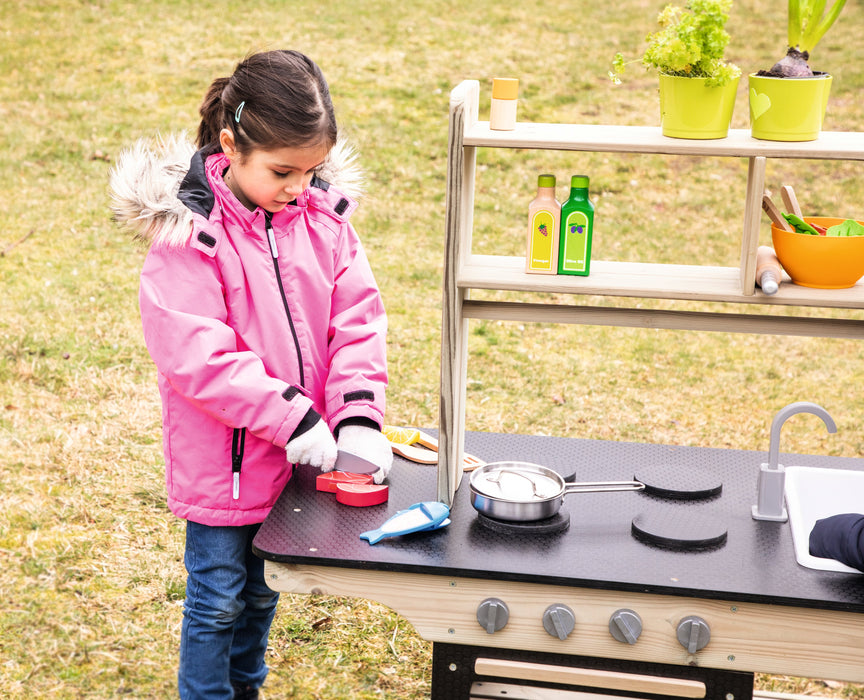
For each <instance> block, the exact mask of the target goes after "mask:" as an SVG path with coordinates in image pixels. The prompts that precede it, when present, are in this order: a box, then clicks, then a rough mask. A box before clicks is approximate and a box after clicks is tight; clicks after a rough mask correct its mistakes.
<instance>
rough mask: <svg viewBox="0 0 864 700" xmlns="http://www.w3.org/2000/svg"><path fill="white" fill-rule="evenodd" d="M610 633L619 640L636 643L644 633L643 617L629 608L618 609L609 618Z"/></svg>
mask: <svg viewBox="0 0 864 700" xmlns="http://www.w3.org/2000/svg"><path fill="white" fill-rule="evenodd" d="M609 633H610V634H611V635H612V636H613V637H615V639H617V640H618V641H619V642H624V643H626V644H635V643H636V640H637V639H639V635H640V634H642V618H641V617H639V614H638V613H637V612H635V611H634V610H629V609H628V608H621V609H620V610H616V611H615V612H614V613H612V617H610V618H609Z"/></svg>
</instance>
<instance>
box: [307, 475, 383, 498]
mask: <svg viewBox="0 0 864 700" xmlns="http://www.w3.org/2000/svg"><path fill="white" fill-rule="evenodd" d="M371 483H373V482H372V477H371V476H370V475H369V474H351V473H349V472H337V471H332V472H327V473H326V474H319V475H318V476H317V477H316V478H315V489H316V490H317V491H327V492H328V493H336V487H337V486H338V485H339V484H358V485H363V484H371Z"/></svg>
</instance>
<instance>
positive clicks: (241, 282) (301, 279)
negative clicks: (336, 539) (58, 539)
mask: <svg viewBox="0 0 864 700" xmlns="http://www.w3.org/2000/svg"><path fill="white" fill-rule="evenodd" d="M227 166H228V161H227V158H226V157H225V156H224V154H222V153H218V154H215V155H211V156H209V157H208V158H207V159H206V161H205V160H204V159H203V158H202V155H201V153H200V152H199V153H197V154H195V156H194V157H193V158H192V162H191V166H190V167H189V170H188V172H186V173H185V175H184V173H183V172H182V171H180V172H178V173H177V176H179V177H182V178H183V179H182V183H181V184H180V186H179V190H175V191H176V192H177V194H176V198H177V199H179V200H180V201H181V202H182V203H183V205H185V208H186V210H187V211H186V212H183V211H182V210H178V209H177V208H176V207H175V208H174V210H173V211H174V214H175V217H174V218H173V219H171V220H170V221H163V223H162V228H160V227H159V226H157V225H155V224H154V223H153V222H152V221H151V222H149V223H147V225H146V226H141V227H139V228H147V229H149V230H150V234H149V235H150V238H151V239H152V240H151V246H150V249H149V252H148V254H147V258H146V260H145V263H144V268H143V271H142V273H141V286H140V295H139V296H140V306H141V318H142V322H143V327H144V339H145V342H146V344H147V349H148V350H149V352H150V354H151V356H152V358H153V360H154V362H155V363H156V367H157V368H158V375H159V391H160V394H161V397H162V419H163V448H164V454H165V462H166V483H167V487H168V505H169V507H170V509H171V510H172V511H173V512H174V513H175V514H176V515H178V516H179V517H181V518H186V519H189V520H193V521H195V522H198V523H202V524H205V525H245V524H250V523H258V522H261V521H262V520H263V519H264V518H265V517H266V515H267V513H268V512H269V511H270V508H271V507H272V506H273V504H274V503H275V501H276V498H277V497H278V496H279V493H280V492H281V491H282V488H283V487H284V486H285V484H286V482H287V481H288V479H290V477H291V465H290V464H288V463H287V460H286V457H285V450H284V448H285V444H286V443H287V442H288V440H289V438H290V437H291V435H292V433H294V431H295V430H296V429H297V428H298V426H299V425H300V424H301V421H303V419H304V417H306V421H305V424H308V423H309V420H310V418H312V419H314V418H315V414H314V413H310V409H313V410H314V411H316V412H317V413H318V414H320V415H321V416H322V417H323V418H324V420H325V421H326V422H327V424H328V425H329V427H330V429H331V430H334V429H336V428H337V426H339V424H341V423H342V422H343V421H345V420H346V419H347V420H348V422H349V423H350V422H352V421H354V422H356V421H358V419H359V420H360V421H364V420H365V421H371V422H373V423H375V424H377V425H379V426H381V425H382V424H383V422H384V420H383V416H384V392H385V387H386V384H387V371H386V349H385V334H386V317H385V313H384V308H383V305H382V302H381V298H380V295H379V292H378V288H377V286H376V284H375V280H374V278H373V275H372V272H371V270H370V267H369V263H368V261H367V259H366V256H365V254H364V252H363V248H362V246H361V244H360V241H359V239H358V237H357V234H356V232H355V231H354V228H353V227H352V226H351V224H350V223H349V222H348V219H349V217H350V216H351V214H352V212H353V211H354V209H355V208H356V203H355V201H354V200H353V199H352V198H350V197H349V196H347V195H346V194H344V193H342V192H340V191H339V190H337V189H336V187H334V186H331V185H328V183H327V182H325V181H323V180H321V179H319V178H317V177H316V178H315V179H314V180H313V183H312V186H310V187H309V189H307V190H306V191H305V192H303V193H302V194H301V195H300V196H299V197H298V198H297V200H296V202H295V203H293V204H289V205H288V206H287V207H286V208H285V209H284V210H282V211H280V212H277V213H276V214H272V215H270V214H268V213H266V212H265V211H263V210H262V209H260V208H259V209H256V210H255V211H249V210H247V209H246V208H245V207H244V206H243V205H242V204H241V203H240V202H239V201H238V200H237V199H236V198H235V197H234V195H233V194H232V193H231V192H230V190H229V189H228V188H227V187H226V185H225V183H224V182H223V180H222V173H223V172H224V170H225V169H226V168H227ZM118 170H119V168H118ZM115 175H116V173H115ZM139 177H140V175H139ZM114 190H115V191H114V196H115V213H116V212H117V211H118V209H122V207H118V206H117V197H118V194H117V190H118V188H117V186H116V185H115V187H114ZM189 213H191V216H189ZM271 216H272V221H271V220H270V218H271ZM121 218H122V217H121ZM127 218H128V217H127ZM145 218H146V213H145ZM167 218H169V219H170V218H171V217H167ZM178 226H179V227H185V228H181V229H180V231H178V229H177V227H178ZM165 227H167V229H166V228H165ZM154 231H155V233H154ZM160 234H161V235H160ZM145 235H148V234H145ZM272 246H275V249H273V248H272ZM307 414H308V415H307ZM298 468H306V469H309V468H311V467H298Z"/></svg>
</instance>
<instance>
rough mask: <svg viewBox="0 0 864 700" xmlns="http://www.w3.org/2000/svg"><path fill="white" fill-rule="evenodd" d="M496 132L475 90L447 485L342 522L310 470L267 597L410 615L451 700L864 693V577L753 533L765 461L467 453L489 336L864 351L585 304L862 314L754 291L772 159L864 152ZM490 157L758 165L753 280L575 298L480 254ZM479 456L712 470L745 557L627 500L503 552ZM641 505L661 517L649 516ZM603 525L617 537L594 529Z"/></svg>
mask: <svg viewBox="0 0 864 700" xmlns="http://www.w3.org/2000/svg"><path fill="white" fill-rule="evenodd" d="M478 113H479V83H478V82H477V81H474V80H468V81H464V82H463V83H461V84H460V85H459V86H457V87H456V88H455V89H454V90H453V92H452V93H451V98H450V132H449V146H448V174H447V217H446V233H445V235H446V239H445V249H446V255H445V265H444V280H443V286H444V303H443V305H442V339H441V343H442V344H441V386H440V422H439V431H438V440H439V454H440V458H439V467H438V469H437V472H436V471H434V468H430V467H422V466H419V465H416V464H411V463H408V462H405V461H404V460H402V459H401V458H397V463H396V464H395V465H394V469H393V472H392V473H391V478H390V484H391V489H390V501H389V502H388V503H387V504H383V505H381V506H376V507H375V508H374V509H364V508H361V509H351V508H348V509H347V510H346V509H345V508H344V507H342V508H341V510H340V509H339V508H340V506H338V504H335V502H333V501H332V499H327V498H326V497H325V496H322V494H317V493H316V492H315V486H314V477H313V476H310V475H309V474H307V473H306V471H304V470H297V471H296V472H295V476H294V477H293V478H292V480H291V481H290V482H289V484H288V485H287V486H286V489H285V491H284V492H283V494H282V495H281V496H280V499H279V501H278V502H277V504H276V506H275V507H274V509H273V511H272V512H271V514H270V516H268V519H267V521H265V523H264V525H263V526H262V528H261V531H260V532H259V534H258V536H257V537H256V540H255V550H256V552H257V553H258V554H259V555H260V556H262V557H264V558H265V559H266V560H267V562H266V575H267V578H268V583H269V585H270V586H271V587H272V588H274V589H276V590H280V591H285V592H291V593H306V594H309V593H311V594H326V595H342V596H356V597H359V598H366V599H372V600H376V601H378V602H380V603H382V604H384V605H387V606H388V607H390V608H392V609H393V610H395V611H396V612H398V613H399V614H400V615H402V616H404V617H405V618H406V619H407V620H408V621H409V622H410V623H411V624H412V625H413V626H414V627H415V629H416V630H417V632H418V633H419V634H420V636H422V637H423V638H424V639H426V640H428V641H431V642H432V643H433V682H432V698H433V699H434V700H439V699H440V700H457V699H459V700H461V699H462V698H492V697H500V698H503V697H507V698H511V700H515V699H516V698H523V697H524V698H529V697H530V698H532V699H542V700H547V699H548V700H584V698H585V697H586V694H585V692H584V691H585V690H586V688H587V689H588V690H589V691H590V692H591V693H592V694H591V695H588V696H587V697H592V698H595V699H597V700H600V699H605V698H606V697H607V696H606V695H604V694H603V693H605V692H609V693H611V694H617V695H618V697H641V698H646V697H647V698H656V697H682V698H684V697H686V698H705V699H706V700H749V699H750V697H751V696H752V679H753V674H754V673H756V672H764V673H771V674H785V675H792V676H802V677H809V678H831V679H836V680H843V681H848V682H854V683H864V624H862V622H864V617H862V614H864V579H862V577H861V576H858V575H854V574H851V575H850V574H836V573H830V572H828V573H826V572H821V571H812V570H807V569H804V568H803V567H800V566H798V565H797V564H796V562H795V558H794V553H793V550H792V545H791V535H790V533H789V526H788V524H783V523H771V522H761V521H754V520H752V518H751V517H750V505H751V504H752V502H755V501H751V500H750V499H755V496H756V494H755V484H756V480H757V474H758V465H759V462H760V461H765V459H764V456H765V455H764V453H758V452H752V453H751V452H742V451H735V450H715V449H709V448H692V447H675V446H661V445H636V444H633V443H605V442H602V441H590V440H579V439H565V438H539V437H534V436H511V435H497V436H494V435H489V434H475V433H471V434H468V435H467V436H466V433H465V400H466V383H467V364H468V351H467V339H468V320H469V319H472V318H473V319H501V320H513V321H519V322H525V321H544V322H557V323H577V324H591V325H617V326H623V327H637V328H664V329H684V330H711V331H725V332H748V333H763V334H764V333H772V334H788V335H805V336H825V337H837V338H857V339H861V338H864V321H861V320H858V319H857V318H832V317H829V316H828V315H826V316H818V315H810V316H787V315H783V314H780V313H778V314H773V315H772V314H759V315H756V314H748V313H726V312H725V311H724V312H721V311H717V312H715V311H712V310H706V311H698V312H697V311H685V310H666V309H664V310H660V309H642V308H627V307H607V306H602V307H601V306H591V305H590V303H589V302H590V300H589V299H588V297H589V296H595V295H599V296H605V297H633V298H649V299H670V300H681V301H699V302H709V304H707V305H706V308H707V309H710V308H711V306H710V303H717V304H726V303H729V302H732V303H738V304H749V305H754V304H755V305H762V306H763V307H767V308H770V307H772V306H781V307H786V306H798V307H819V308H825V309H847V310H850V311H854V310H858V309H861V308H864V285H861V284H858V285H856V286H855V287H853V288H851V289H844V290H819V289H807V288H804V287H798V286H796V285H793V284H790V283H789V282H788V279H787V280H786V283H784V284H781V287H780V291H779V292H778V293H777V294H776V295H773V296H767V295H764V294H762V293H761V291H759V290H757V289H756V288H755V255H756V249H757V247H758V234H759V223H760V218H761V212H762V209H761V200H762V193H763V190H764V185H765V169H766V162H767V159H768V158H796V159H808V158H809V159H825V160H855V161H862V160H864V134H860V133H831V132H824V133H823V134H822V135H821V136H820V138H819V139H818V140H817V141H813V142H806V143H781V142H768V141H757V140H754V139H752V138H751V137H750V135H749V131H742V130H731V131H730V133H729V136H728V137H727V138H726V139H720V140H712V141H690V140H679V139H670V138H666V137H663V136H662V135H661V132H660V128H659V127H656V128H655V127H628V126H593V125H564V124H521V123H520V124H517V126H516V129H515V130H513V131H506V132H505V131H492V130H490V129H489V125H488V123H487V122H481V121H479V120H478ZM477 148H531V149H552V150H572V151H590V152H613V153H614V152H619V153H646V154H669V155H689V156H694V155H695V156H709V157H710V156H717V157H740V158H747V159H748V178H747V186H746V191H745V192H744V193H743V194H744V210H743V225H742V233H741V255H740V262H739V266H738V267H736V268H725V267H708V266H688V265H657V264H649V263H626V262H609V261H602V260H595V261H592V265H591V274H590V276H588V277H584V278H577V277H572V276H554V275H553V276H542V275H527V274H525V273H524V271H523V270H524V259H523V258H517V257H504V256H487V255H475V254H473V253H472V251H471V237H472V227H473V207H474V175H475V163H476V149H477ZM474 289H480V290H504V291H511V292H525V293H535V292H554V293H563V294H568V295H575V296H584V297H585V298H586V301H585V304H581V305H578V306H577V305H569V304H560V305H557V304H537V303H528V302H525V303H521V302H498V301H479V300H474V299H471V296H470V294H471V290H474ZM724 308H725V307H724ZM834 315H835V316H836V315H837V314H834ZM850 315H851V316H854V314H850ZM466 440H467V441H468V447H469V448H470V450H469V451H470V452H472V453H473V454H477V455H479V456H481V457H483V458H484V459H488V460H490V461H493V460H495V459H523V460H525V461H536V462H538V463H542V464H545V465H548V466H550V467H552V468H558V469H559V470H560V468H561V466H562V465H567V464H572V463H578V464H580V465H586V468H587V471H588V472H589V473H587V474H585V475H584V477H580V480H581V479H582V478H584V479H585V480H590V479H604V478H610V475H608V474H604V473H601V471H602V468H603V466H604V465H608V464H616V465H621V464H632V463H634V462H636V461H637V460H641V459H642V458H643V457H644V458H645V459H646V460H648V461H651V460H653V461H654V462H655V463H665V464H668V465H670V469H672V470H674V469H676V468H689V466H690V465H691V464H693V463H694V462H699V463H702V466H705V467H706V468H707V471H709V472H710V473H717V474H722V475H723V478H724V479H725V481H726V487H724V492H723V495H722V497H720V498H719V499H717V500H716V503H714V504H713V505H715V506H717V507H719V508H720V510H721V512H722V516H723V517H724V518H726V519H727V520H728V523H729V542H728V544H727V545H725V546H724V547H721V548H720V549H718V550H716V551H715V552H697V553H682V552H668V551H663V550H662V549H653V548H651V547H649V546H646V545H644V544H641V543H638V542H635V540H634V538H633V537H631V534H630V527H629V526H630V520H629V518H630V517H631V515H632V512H631V511H632V508H633V507H635V506H636V505H638V506H639V507H650V506H651V503H650V498H648V497H647V496H645V495H640V494H627V495H626V496H621V498H627V499H631V500H630V501H628V504H627V505H628V507H627V508H622V510H621V512H615V509H610V508H608V507H607V506H605V505H603V504H602V503H601V502H599V501H598V502H594V501H590V500H586V501H585V504H586V505H584V506H581V505H580V509H582V508H585V509H587V510H585V511H584V512H582V513H580V514H579V515H580V517H577V521H578V522H577V525H575V526H574V530H575V532H569V533H566V534H565V535H562V536H560V537H558V536H556V537H554V538H552V539H534V538H536V535H535V536H530V537H525V538H515V539H514V541H513V542H509V541H505V542H504V543H502V542H501V541H499V540H498V539H496V537H497V535H494V534H490V533H487V532H484V531H483V530H482V528H478V526H477V523H476V520H477V514H476V512H475V511H474V510H473V509H472V508H471V505H470V499H469V495H468V494H467V493H466V492H467V490H468V489H467V487H463V488H462V489H461V491H459V492H457V489H458V487H459V484H460V482H461V481H462V476H463V475H462V471H461V465H462V457H463V454H464V452H465V443H466ZM547 450H548V452H546V451H547ZM502 455H507V456H502ZM787 456H788V455H787ZM807 459H808V460H809V461H808V462H807V463H808V464H811V465H813V466H822V467H827V468H842V469H858V468H860V467H859V460H854V459H849V458H830V457H824V456H809V457H808V458H807ZM788 463H794V462H788ZM430 469H432V471H430ZM592 470H593V472H592ZM615 476H617V477H618V478H630V476H632V474H630V475H625V474H618V475H615ZM727 487H728V488H727ZM751 491H752V493H751ZM435 498H437V500H439V501H442V502H445V503H447V504H448V505H450V506H451V520H452V522H451V524H450V525H449V526H448V527H447V528H444V529H443V530H440V531H436V532H434V533H418V534H417V535H413V536H406V537H402V538H395V539H394V540H392V541H391V540H385V541H384V542H382V543H380V544H378V545H375V546H374V547H372V546H369V545H367V544H366V543H365V542H361V541H360V540H359V538H358V533H359V532H362V531H363V530H364V529H367V528H369V527H370V525H373V526H375V525H379V524H380V523H381V522H383V521H384V519H386V517H389V516H391V515H393V514H394V513H395V512H397V510H398V509H399V508H404V507H406V506H407V505H408V504H411V503H414V502H417V501H421V500H432V499H435ZM579 498H585V499H590V498H591V496H580V497H579ZM639 498H643V499H646V500H645V501H642V502H639V501H635V500H632V499H639ZM655 505H656V504H655ZM709 505H710V504H709ZM592 509H593V510H592ZM604 515H608V516H609V518H610V519H611V521H610V522H609V523H603V524H598V525H595V524H594V523H598V522H599V520H600V519H602V517H603V516H604ZM612 521H614V522H612ZM586 523H591V525H590V526H586ZM633 561H635V562H636V563H635V564H630V566H633V570H628V568H627V566H628V562H633ZM739 579H744V580H739ZM490 597H494V598H495V599H497V600H503V601H505V602H506V604H507V606H508V607H509V620H508V622H507V624H506V625H505V626H503V627H502V628H501V629H498V630H495V631H494V633H491V632H490V631H488V630H487V629H484V627H483V626H482V624H479V616H478V611H479V606H480V605H482V603H483V602H484V601H486V600H488V599H490ZM550 603H556V604H557V603H560V604H562V605H566V606H567V607H568V608H570V609H572V610H573V611H574V613H575V617H576V630H575V631H574V632H573V633H572V634H570V635H569V636H567V637H566V639H560V638H557V637H555V636H552V635H550V634H547V632H546V631H544V628H543V625H541V624H540V623H539V620H540V619H541V618H542V617H543V614H544V610H545V609H547V606H549V604H550ZM622 609H635V610H638V613H639V615H640V616H641V619H642V623H643V630H644V631H643V633H642V634H641V636H640V637H639V639H638V641H637V642H636V643H634V644H622V643H621V642H619V641H617V640H615V639H613V638H612V636H611V635H610V615H614V613H615V612H616V611H620V610H622ZM694 615H696V616H699V617H700V618H703V619H704V620H705V621H706V622H707V623H708V624H709V625H710V631H711V640H710V643H709V644H707V646H705V647H704V648H701V649H699V650H698V651H696V652H695V653H690V652H689V650H688V649H687V648H685V647H684V646H682V643H681V642H680V640H679V639H676V625H680V621H681V620H682V619H685V618H687V617H688V616H691V617H692V616H694ZM616 663H620V664H621V667H620V668H618V667H616V666H615V664H616ZM610 664H612V666H611V667H610Z"/></svg>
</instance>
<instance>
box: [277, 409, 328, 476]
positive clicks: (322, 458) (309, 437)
mask: <svg viewBox="0 0 864 700" xmlns="http://www.w3.org/2000/svg"><path fill="white" fill-rule="evenodd" d="M285 456H286V457H287V458H288V461H289V462H291V464H309V465H311V466H313V467H318V468H319V469H321V471H322V472H329V471H332V470H333V465H334V464H336V441H335V440H334V439H333V435H332V434H331V433H330V429H329V428H328V427H327V424H326V423H325V422H324V421H323V420H319V421H318V422H317V423H316V424H315V425H313V426H312V427H311V428H310V429H309V430H307V431H306V432H305V433H302V434H300V435H298V436H297V437H296V438H294V439H293V440H289V441H288V444H287V445H285Z"/></svg>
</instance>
